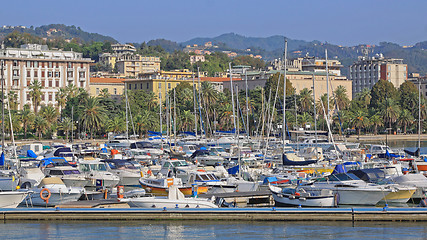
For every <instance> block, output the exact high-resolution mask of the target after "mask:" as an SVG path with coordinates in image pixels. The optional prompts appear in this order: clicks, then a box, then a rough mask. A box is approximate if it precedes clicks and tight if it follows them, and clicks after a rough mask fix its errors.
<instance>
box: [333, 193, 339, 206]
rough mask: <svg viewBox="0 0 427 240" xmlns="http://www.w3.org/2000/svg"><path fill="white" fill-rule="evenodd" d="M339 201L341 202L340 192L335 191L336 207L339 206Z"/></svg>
mask: <svg viewBox="0 0 427 240" xmlns="http://www.w3.org/2000/svg"><path fill="white" fill-rule="evenodd" d="M339 203H340V195H339V194H338V193H335V195H334V205H335V207H338V204H339Z"/></svg>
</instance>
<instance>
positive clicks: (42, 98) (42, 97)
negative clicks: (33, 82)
mask: <svg viewBox="0 0 427 240" xmlns="http://www.w3.org/2000/svg"><path fill="white" fill-rule="evenodd" d="M40 97H41V100H42V101H43V102H44V94H43V93H42V95H41V96H40Z"/></svg>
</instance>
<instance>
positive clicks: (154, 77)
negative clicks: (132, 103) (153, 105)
mask: <svg viewBox="0 0 427 240" xmlns="http://www.w3.org/2000/svg"><path fill="white" fill-rule="evenodd" d="M194 81H195V84H196V88H197V77H196V76H194ZM183 82H188V83H189V84H190V85H192V84H193V73H192V72H190V71H188V70H183V71H158V72H155V73H147V74H140V75H139V78H138V79H126V80H125V87H126V89H127V90H145V91H149V92H154V94H155V95H156V96H157V98H158V99H160V98H162V101H164V99H165V96H166V92H169V91H170V90H172V89H174V88H175V87H176V86H178V85H179V84H180V83H183Z"/></svg>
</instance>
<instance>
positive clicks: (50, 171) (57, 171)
mask: <svg viewBox="0 0 427 240" xmlns="http://www.w3.org/2000/svg"><path fill="white" fill-rule="evenodd" d="M40 166H41V169H42V171H43V172H44V174H45V175H46V176H50V177H59V178H60V179H61V180H62V181H63V182H64V184H65V185H66V186H69V187H84V186H86V185H87V183H88V182H89V180H87V179H86V177H85V175H84V174H82V173H80V171H79V169H77V168H76V167H75V166H72V165H71V164H69V163H68V162H67V161H66V160H65V159H64V158H62V157H51V158H45V159H43V160H42V161H41V162H40Z"/></svg>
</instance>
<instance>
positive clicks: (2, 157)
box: [0, 152, 4, 166]
mask: <svg viewBox="0 0 427 240" xmlns="http://www.w3.org/2000/svg"><path fill="white" fill-rule="evenodd" d="M0 166H4V152H2V153H1V156H0Z"/></svg>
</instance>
